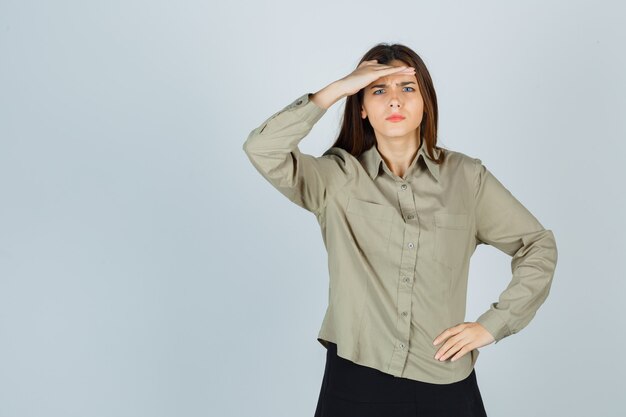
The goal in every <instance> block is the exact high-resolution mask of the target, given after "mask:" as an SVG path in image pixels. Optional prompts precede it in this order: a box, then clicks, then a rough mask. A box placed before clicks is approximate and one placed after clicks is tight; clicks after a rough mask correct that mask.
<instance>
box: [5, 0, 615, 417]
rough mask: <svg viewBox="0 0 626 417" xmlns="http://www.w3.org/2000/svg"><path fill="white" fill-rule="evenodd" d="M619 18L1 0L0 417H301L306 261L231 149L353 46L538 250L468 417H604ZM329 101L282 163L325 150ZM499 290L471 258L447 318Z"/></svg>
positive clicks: (307, 388)
mask: <svg viewBox="0 0 626 417" xmlns="http://www.w3.org/2000/svg"><path fill="white" fill-rule="evenodd" d="M625 15H626V13H625V8H624V6H623V5H622V4H621V3H620V2H619V1H613V2H609V1H604V2H602V1H600V2H582V1H571V0H570V1H552V2H545V1H524V2H506V4H505V3H504V2H498V1H473V2H462V1H457V2H451V1H438V2H419V1H411V2H396V3H391V4H387V5H383V3H381V2H372V1H358V2H357V1H348V2H338V1H327V2H320V1H316V2H306V3H303V2H293V1H284V0H283V1H273V2H252V1H250V2H237V1H232V2H219V3H217V2H209V1H181V0H179V1H176V2H174V1H170V2H166V1H148V0H124V1H111V0H108V1H98V2H95V1H78V0H74V1H61V0H59V1H55V2H45V1H38V2H37V1H28V0H27V1H25V0H20V1H17V0H0V199H1V200H0V416H2V417H31V416H32V417H41V416H46V417H53V416H59V417H60V416H63V417H71V416H76V417H79V416H80V417H85V416H150V417H157V416H186V417H190V416H216V417H217V416H219V417H222V416H224V417H226V416H236V417H239V416H251V415H254V416H258V417H262V416H271V417H278V416H285V417H291V416H312V415H313V412H314V410H315V405H316V402H317V397H318V394H319V389H320V385H321V380H322V375H323V368H324V361H325V350H324V348H323V347H322V346H321V345H320V344H319V343H318V342H317V340H316V336H317V332H318V330H319V326H320V325H321V322H322V318H323V314H324V311H325V308H326V303H327V294H328V293H327V291H328V287H327V286H328V276H327V266H326V253H325V250H324V246H323V241H322V238H321V235H320V233H319V226H318V225H317V222H316V220H315V217H314V216H313V215H312V214H311V213H309V212H307V211H305V210H303V209H301V208H299V207H298V206H296V205H294V204H292V203H290V202H289V201H288V200H287V199H286V198H285V197H283V196H282V195H281V194H280V193H278V191H276V190H274V189H273V188H272V187H271V186H270V185H269V183H267V182H266V181H265V180H264V179H263V178H262V177H261V176H260V174H258V173H257V172H256V171H255V170H254V168H253V166H252V165H251V164H250V162H249V161H248V159H247V158H246V156H245V154H244V152H243V150H242V145H243V142H244V141H245V139H246V138H247V136H248V134H249V132H250V131H251V130H252V129H254V128H255V127H256V126H258V125H259V124H260V123H261V122H263V121H264V120H265V119H266V118H267V117H269V116H270V115H271V114H273V113H274V112H276V111H278V110H280V109H281V108H283V107H284V106H286V105H287V104H289V103H291V102H292V101H293V100H294V99H296V98H297V97H299V96H300V95H302V94H304V93H306V92H315V91H317V90H319V89H321V88H322V87H324V86H325V85H327V84H328V83H330V82H332V81H334V80H336V79H338V78H341V77H343V76H344V75H346V74H347V73H349V72H350V71H352V70H353V69H354V67H355V66H356V64H357V62H358V59H359V58H360V57H361V56H362V54H363V53H365V52H366V51H367V50H368V49H369V48H371V47H372V46H374V45H375V44H376V43H378V42H400V43H404V44H406V45H408V46H409V47H411V48H413V49H414V50H415V51H416V52H417V53H418V54H420V55H421V57H422V58H423V59H424V61H425V62H426V65H427V66H428V68H429V70H430V72H431V75H432V77H433V81H434V85H435V88H436V91H437V95H438V100H439V111H440V113H439V114H440V120H439V122H440V131H439V141H440V143H441V144H442V145H444V146H446V147H448V148H450V149H453V150H457V151H460V152H464V153H466V154H468V155H470V156H473V157H478V158H481V160H482V161H483V163H484V164H485V165H486V166H487V167H488V168H489V169H490V170H491V171H492V172H493V173H494V175H496V177H497V178H498V179H499V180H500V181H501V182H502V183H503V184H504V185H505V186H506V187H507V188H508V189H509V190H510V191H511V192H512V193H513V194H514V195H515V196H516V197H517V198H518V199H519V200H520V201H521V202H522V203H523V204H524V205H525V206H526V207H527V208H528V209H529V210H530V211H531V212H533V214H535V216H536V217H537V218H538V219H539V220H540V222H541V223H542V224H543V225H544V226H545V227H546V228H549V229H551V230H553V232H554V234H555V236H556V239H557V244H558V249H559V262H558V265H557V269H556V274H555V278H554V283H553V286H552V290H551V293H550V296H549V297H548V299H547V301H546V303H545V304H544V305H543V306H542V308H541V309H540V310H539V312H538V313H537V315H536V316H535V319H534V320H533V321H532V322H531V323H530V324H529V325H528V327H526V328H525V329H524V330H523V331H522V332H520V333H518V334H516V335H513V336H510V337H508V338H506V339H504V340H503V341H502V342H501V343H499V344H498V345H493V344H492V345H489V346H486V347H483V348H481V356H480V358H479V360H478V362H477V365H476V371H477V376H478V382H479V386H480V389H481V392H482V394H483V399H484V401H485V405H486V408H487V412H488V414H489V415H490V416H492V417H498V416H507V417H518V416H519V417H527V416H559V415H560V416H565V415H567V416H572V417H574V416H591V415H594V416H603V417H612V416H615V417H617V416H623V415H624V410H625V409H626V407H625V406H624V405H623V404H622V402H623V399H622V396H623V395H622V394H623V392H622V389H623V381H620V379H621V377H622V375H624V374H625V373H626V361H625V360H624V359H623V357H622V352H623V351H624V349H625V348H626V343H625V340H624V324H623V323H624V317H625V314H624V305H625V303H624V294H625V293H626V285H625V283H624V282H625V280H626V277H625V274H624V262H623V257H624V253H625V251H626V245H625V238H624V233H625V231H626V229H625V226H626V222H625V221H624V217H623V213H624V212H625V210H626V202H625V197H624V192H623V185H621V183H620V182H619V181H620V178H624V177H625V176H626V175H625V174H626V169H625V168H624V162H625V161H624V159H625V158H624V156H625V151H626V146H625V145H624V140H625V139H626V128H625V127H624V115H625V111H626V99H625V97H626V77H624V74H626V59H625V56H624V54H623V51H624V46H625V45H624V44H625V42H624V40H625V39H626V29H625V27H624V25H623V22H624V17H625ZM343 104H344V100H341V101H340V102H338V103H336V104H335V105H334V106H333V107H332V108H331V109H329V111H328V112H327V113H326V114H325V115H324V117H323V118H322V120H320V121H319V122H318V124H317V125H316V126H315V127H314V129H313V131H312V132H311V134H310V135H309V136H307V137H306V138H305V139H304V140H303V141H302V143H301V150H302V151H304V152H307V153H310V154H313V155H320V154H321V152H322V151H323V150H324V149H326V148H327V147H328V146H329V145H330V144H331V143H332V142H333V141H334V139H335V137H336V134H337V132H338V127H339V120H340V115H341V111H342V109H343ZM510 274H511V271H510V258H509V257H508V256H507V255H505V254H504V253H502V252H499V251H498V250H496V249H495V248H492V247H485V246H483V247H479V249H478V250H477V252H476V253H475V255H474V257H473V258H472V265H471V273H470V289H469V294H468V310H467V316H466V320H467V321H473V320H475V319H476V318H477V317H478V315H479V314H481V313H482V312H483V311H485V310H486V309H487V308H488V306H489V304H490V303H491V302H493V301H496V300H497V297H498V295H499V294H500V292H501V291H502V290H504V288H505V287H506V285H507V284H508V282H509V280H510ZM620 386H621V388H620Z"/></svg>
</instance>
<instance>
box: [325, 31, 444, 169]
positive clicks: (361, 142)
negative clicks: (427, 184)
mask: <svg viewBox="0 0 626 417" xmlns="http://www.w3.org/2000/svg"><path fill="white" fill-rule="evenodd" d="M373 59H376V60H377V61H378V63H379V64H389V63H390V62H391V61H393V60H400V61H402V62H404V63H405V64H407V65H408V66H410V67H414V68H415V77H416V78H417V83H418V85H419V90H420V93H421V95H422V98H423V99H424V115H423V117H422V122H421V124H420V138H421V140H422V146H424V145H426V151H427V153H428V155H429V156H430V157H431V159H432V160H434V161H435V162H436V163H438V164H441V163H442V162H443V161H444V159H445V150H444V149H443V148H440V147H438V146H437V114H438V111H437V95H436V94H435V88H434V86H433V81H432V79H431V78H430V74H429V72H428V69H427V68H426V65H425V64H424V61H422V58H420V57H419V55H417V54H416V53H415V52H414V51H413V50H411V49H410V48H408V47H407V46H404V45H401V44H393V45H390V44H387V43H379V44H378V45H376V46H374V47H373V48H372V49H370V50H369V51H367V52H366V53H365V55H363V57H362V58H361V60H360V61H359V63H358V64H357V67H358V66H359V65H360V64H361V63H362V62H363V61H371V60H373ZM363 90H364V89H361V90H360V91H359V92H358V93H356V94H352V95H351V96H348V97H347V99H346V106H345V112H344V115H343V121H342V126H341V131H340V132H339V136H338V137H337V140H336V141H335V143H334V144H333V145H332V146H331V147H338V148H342V149H344V150H346V151H348V152H349V153H351V154H352V155H353V156H355V157H357V158H358V157H359V156H360V155H361V154H362V153H363V152H365V151H366V150H368V149H370V148H371V147H372V146H374V145H375V144H376V136H375V134H374V129H373V128H372V125H371V124H370V122H369V118H366V119H362V118H361V105H362V104H363V94H364V92H363ZM435 148H436V149H440V150H441V152H440V155H439V158H435V157H434V153H433V150H434V149H435Z"/></svg>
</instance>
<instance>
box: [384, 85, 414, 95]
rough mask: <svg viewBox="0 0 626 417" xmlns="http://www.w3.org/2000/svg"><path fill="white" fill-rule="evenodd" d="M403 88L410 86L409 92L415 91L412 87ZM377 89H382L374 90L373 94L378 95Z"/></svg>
mask: <svg viewBox="0 0 626 417" xmlns="http://www.w3.org/2000/svg"><path fill="white" fill-rule="evenodd" d="M404 88H410V90H409V91H411V92H412V91H415V89H414V88H413V87H404ZM379 91H384V90H382V89H379V90H375V91H374V95H377V96H379V95H380V94H378V92H379Z"/></svg>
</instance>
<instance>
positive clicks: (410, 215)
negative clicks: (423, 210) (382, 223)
mask: <svg viewBox="0 0 626 417" xmlns="http://www.w3.org/2000/svg"><path fill="white" fill-rule="evenodd" d="M413 217H415V216H414V215H412V214H409V215H408V216H406V218H407V219H409V220H411V219H412V218H413Z"/></svg>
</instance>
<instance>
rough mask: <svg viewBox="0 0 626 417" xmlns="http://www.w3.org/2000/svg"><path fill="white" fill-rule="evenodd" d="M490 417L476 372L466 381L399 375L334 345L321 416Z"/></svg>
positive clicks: (328, 356)
mask: <svg viewBox="0 0 626 417" xmlns="http://www.w3.org/2000/svg"><path fill="white" fill-rule="evenodd" d="M416 416H419V417H447V416H450V417H486V416H487V413H486V412H485V407H484V405H483V400H482V397H481V395H480V390H479V389H478V383H477V381H476V370H475V369H473V370H472V373H471V374H470V375H469V376H468V377H467V378H465V379H464V380H462V381H458V382H454V383H451V384H431V383H428V382H421V381H415V380H412V379H408V378H399V377H395V376H393V375H390V374H386V373H384V372H381V371H379V370H377V369H374V368H370V367H367V366H362V365H358V364H356V363H354V362H352V361H350V360H347V359H344V358H342V357H340V356H337V345H336V344H334V343H330V342H329V344H328V351H327V352H326V368H325V369H324V378H323V380H322V388H321V390H320V396H319V399H318V402H317V409H316V410H315V417H416Z"/></svg>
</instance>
